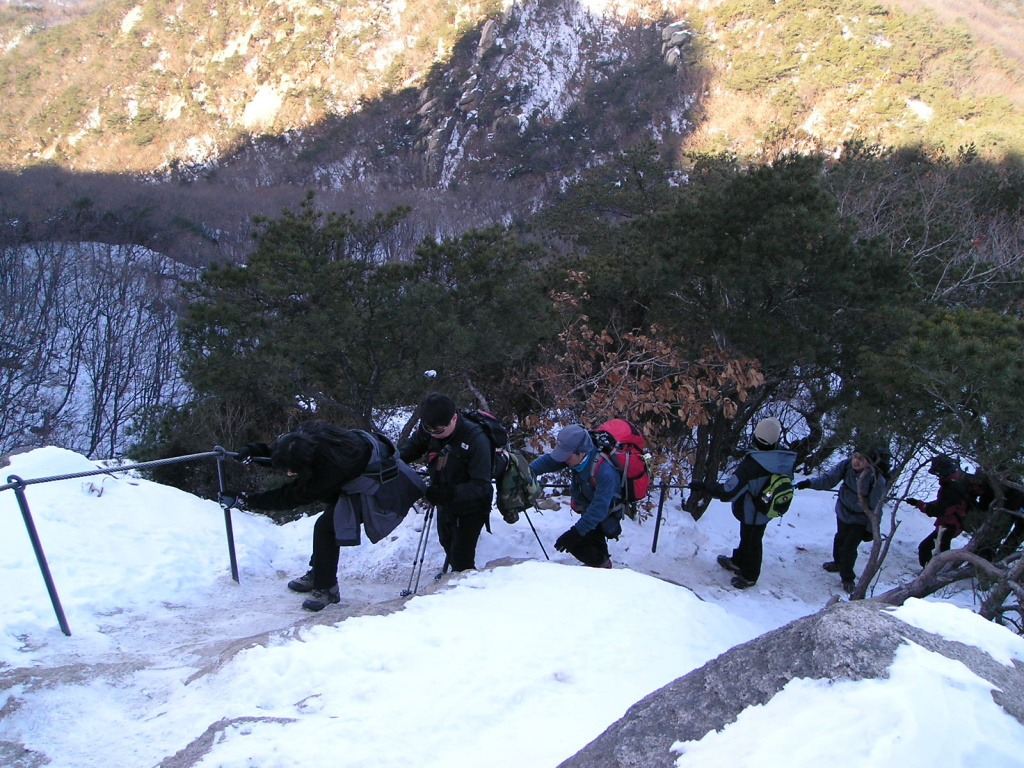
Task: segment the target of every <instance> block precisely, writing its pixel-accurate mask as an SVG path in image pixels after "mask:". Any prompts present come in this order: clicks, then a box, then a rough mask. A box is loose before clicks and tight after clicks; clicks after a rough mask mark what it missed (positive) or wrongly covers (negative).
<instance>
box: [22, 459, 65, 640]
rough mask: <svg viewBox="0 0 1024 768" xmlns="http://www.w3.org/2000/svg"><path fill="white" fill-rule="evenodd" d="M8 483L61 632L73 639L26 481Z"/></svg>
mask: <svg viewBox="0 0 1024 768" xmlns="http://www.w3.org/2000/svg"><path fill="white" fill-rule="evenodd" d="M7 482H8V483H10V484H11V485H12V488H13V490H14V495H15V497H16V498H17V499H18V506H19V507H21V516H22V518H24V520H25V529H26V530H27V531H28V538H29V540H30V541H31V542H32V549H33V550H34V551H35V553H36V562H38V563H39V570H40V571H41V572H42V574H43V581H44V582H45V583H46V591H47V592H48V593H49V595H50V603H51V604H52V605H53V612H54V613H55V614H57V624H59V625H60V631H61V632H63V633H64V634H65V635H67V636H68V637H71V628H70V627H69V626H68V620H67V617H66V616H65V615H64V608H63V606H62V605H61V604H60V597H59V596H58V595H57V586H56V585H55V584H54V583H53V576H51V575H50V566H49V565H47V563H46V555H45V554H44V553H43V545H42V542H40V541H39V534H38V532H37V531H36V524H35V523H34V522H33V521H32V511H31V510H30V509H29V506H28V497H26V496H25V481H24V480H22V479H21V478H20V477H18V476H17V475H11V476H10V477H8V478H7Z"/></svg>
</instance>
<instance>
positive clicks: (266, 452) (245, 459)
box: [235, 443, 270, 464]
mask: <svg viewBox="0 0 1024 768" xmlns="http://www.w3.org/2000/svg"><path fill="white" fill-rule="evenodd" d="M269 458H270V446H269V445H267V444H266V443H249V444H248V445H247V446H245V448H243V449H242V450H240V451H238V452H237V453H236V454H235V461H240V462H242V463H243V464H249V463H251V462H252V460H253V459H269Z"/></svg>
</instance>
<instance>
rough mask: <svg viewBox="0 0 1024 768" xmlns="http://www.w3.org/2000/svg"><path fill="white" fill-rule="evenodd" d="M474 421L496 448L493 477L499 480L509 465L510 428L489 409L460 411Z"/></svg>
mask: <svg viewBox="0 0 1024 768" xmlns="http://www.w3.org/2000/svg"><path fill="white" fill-rule="evenodd" d="M460 413H461V414H462V415H463V416H464V417H465V418H466V419H467V420H468V421H471V422H472V423H474V424H476V425H477V426H478V427H480V429H482V430H483V431H484V434H485V435H487V439H488V440H489V441H490V443H491V447H492V448H493V449H494V455H493V456H492V457H491V479H492V480H499V479H500V478H501V476H502V475H503V474H504V473H505V469H506V468H507V467H508V430H507V429H505V425H504V424H502V423H501V422H500V421H498V417H497V416H494V415H493V414H490V413H488V412H487V411H480V410H474V411H460Z"/></svg>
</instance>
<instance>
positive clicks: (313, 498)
mask: <svg viewBox="0 0 1024 768" xmlns="http://www.w3.org/2000/svg"><path fill="white" fill-rule="evenodd" d="M372 452H373V447H372V446H371V444H370V443H369V442H368V441H367V439H366V438H364V437H362V436H361V435H360V433H359V432H357V431H355V430H350V429H342V428H340V427H336V426H333V425H331V424H328V423H326V422H323V421H304V422H302V423H301V424H299V425H298V426H297V427H296V428H295V429H294V430H293V431H291V432H288V433H287V434H284V435H281V437H279V438H278V439H277V441H276V442H275V443H274V444H273V445H267V444H266V443H249V445H247V446H246V447H245V448H243V449H242V450H241V451H239V452H238V453H237V454H236V455H235V458H237V459H238V460H239V461H242V462H246V463H248V462H249V461H252V460H254V459H255V460H260V459H264V460H265V459H269V463H270V464H271V466H273V467H274V468H275V469H277V470H280V471H282V472H285V473H287V474H288V476H289V477H291V478H292V480H291V481H290V482H288V483H285V484H284V485H282V486H281V487H279V488H274V489H272V490H269V491H264V492H262V493H253V494H227V495H226V496H227V497H226V498H222V499H221V503H222V504H224V505H225V506H228V507H230V506H244V507H246V508H248V509H262V510H267V511H281V510H287V509H294V508H295V507H299V506H302V505H304V504H312V503H315V502H323V503H325V504H327V505H328V509H327V510H326V511H325V512H323V513H321V515H320V517H319V518H318V519H317V521H316V523H315V524H314V525H313V554H312V556H311V557H310V560H309V565H310V570H309V572H307V573H306V574H305V575H304V576H300V577H299V578H297V579H293V580H292V581H290V582H288V588H289V589H291V590H293V591H295V592H302V593H309V596H308V597H307V598H306V600H305V601H304V602H303V603H302V607H303V608H305V609H306V610H309V611H319V610H322V609H323V608H325V607H326V606H328V605H330V604H331V603H337V602H338V601H339V600H340V594H339V592H338V558H339V551H340V546H341V543H339V542H338V540H337V538H336V535H335V526H334V507H335V505H336V504H337V503H338V499H339V497H340V496H341V495H342V492H343V491H342V488H343V486H344V485H345V484H347V483H348V482H350V481H352V480H355V479H356V478H358V477H359V476H360V475H361V474H362V473H363V471H364V470H365V469H366V465H367V463H368V462H369V460H370V456H371V454H372ZM262 463H266V462H262Z"/></svg>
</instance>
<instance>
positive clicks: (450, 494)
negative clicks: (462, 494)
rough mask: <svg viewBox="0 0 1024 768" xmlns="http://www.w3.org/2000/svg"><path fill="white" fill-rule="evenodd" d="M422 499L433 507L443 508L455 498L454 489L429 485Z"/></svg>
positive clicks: (448, 486)
mask: <svg viewBox="0 0 1024 768" xmlns="http://www.w3.org/2000/svg"><path fill="white" fill-rule="evenodd" d="M423 497H424V498H425V499H426V500H427V501H429V502H430V503H431V504H433V505H434V506H435V507H436V506H442V507H443V506H444V505H445V504H448V503H449V502H451V500H452V499H454V498H455V489H454V488H453V487H452V486H450V485H431V486H430V487H429V488H427V490H426V491H425V492H424V493H423Z"/></svg>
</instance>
